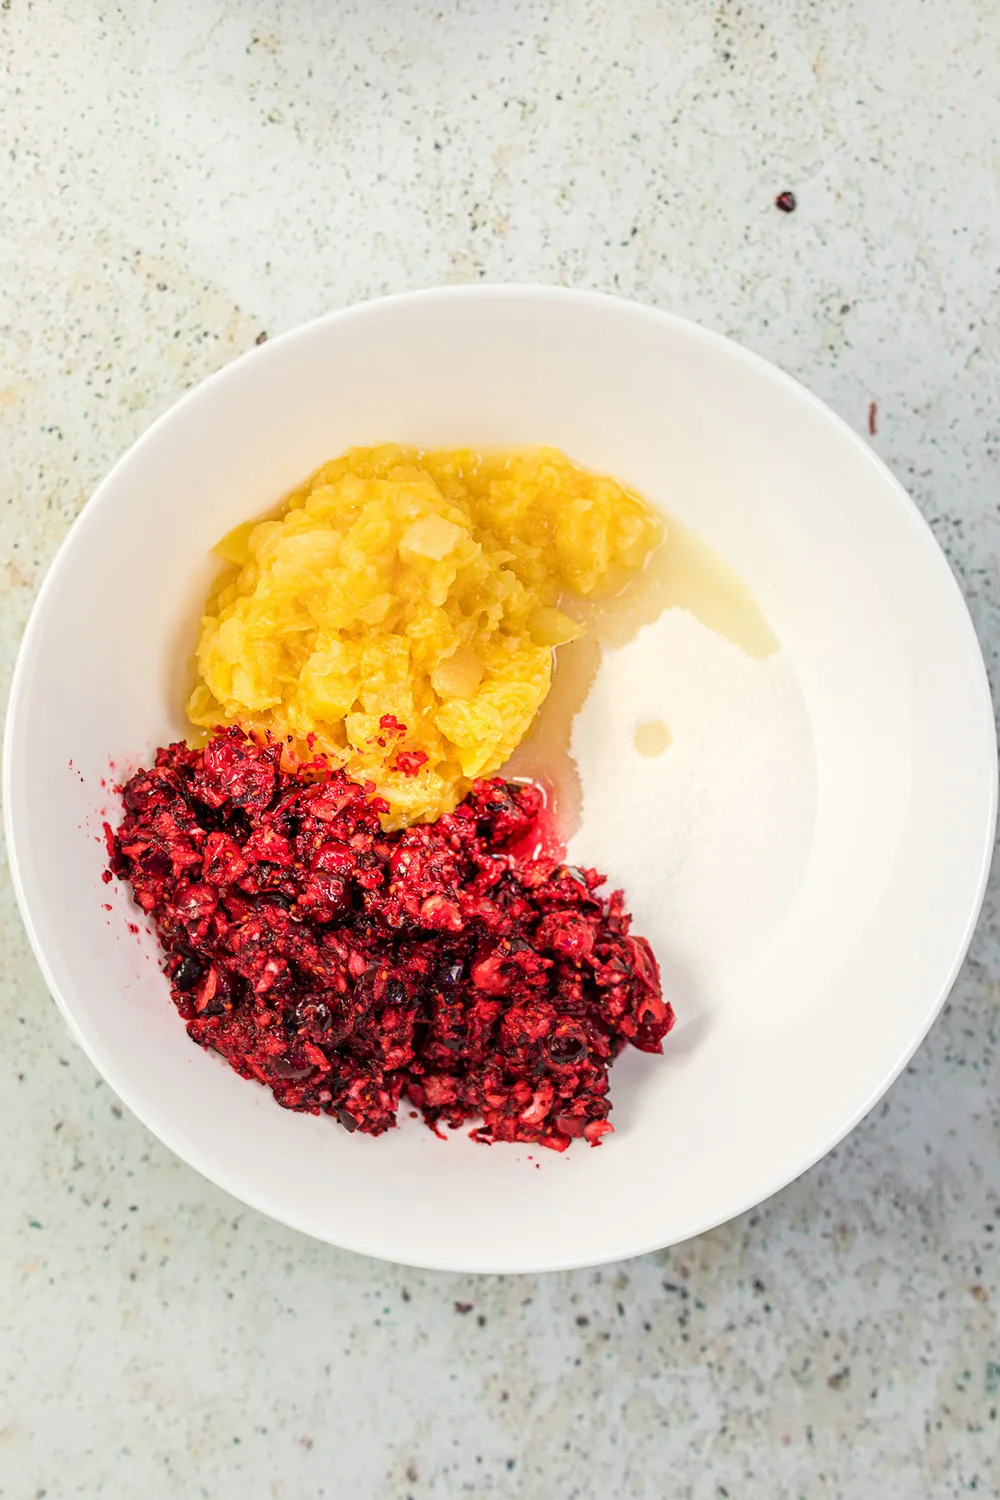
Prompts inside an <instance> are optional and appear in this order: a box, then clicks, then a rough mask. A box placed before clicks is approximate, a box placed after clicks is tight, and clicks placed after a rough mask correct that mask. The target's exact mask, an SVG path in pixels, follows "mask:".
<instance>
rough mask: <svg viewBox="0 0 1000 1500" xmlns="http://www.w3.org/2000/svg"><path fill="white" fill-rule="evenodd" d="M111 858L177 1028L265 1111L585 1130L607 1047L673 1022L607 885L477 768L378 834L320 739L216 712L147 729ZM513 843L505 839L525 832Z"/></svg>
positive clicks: (602, 1091)
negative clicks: (466, 782)
mask: <svg viewBox="0 0 1000 1500" xmlns="http://www.w3.org/2000/svg"><path fill="white" fill-rule="evenodd" d="M122 797H123V801H124V805H125V811H124V816H123V818H122V821H121V824H120V826H119V828H118V830H117V833H115V834H114V835H113V836H111V838H110V847H111V868H112V870H113V871H114V873H115V874H116V875H118V876H119V877H120V878H121V879H123V880H125V881H127V882H128V884H129V885H130V887H131V890H132V894H133V897H134V899H135V901H136V902H137V903H138V905H139V906H140V907H141V908H142V909H143V911H145V912H147V913H148V914H149V916H150V917H151V918H152V920H153V922H154V923H155V926H156V930H157V933H158V935H159V939H160V943H161V945H162V947H163V950H164V953H165V955H166V956H165V963H164V967H165V971H166V974H167V977H168V979H169V981H170V985H171V991H172V995H173V1000H174V1003H175V1005H176V1006H177V1009H178V1010H179V1011H180V1014H181V1016H182V1017H183V1018H184V1020H185V1022H186V1024H187V1030H188V1033H189V1035H190V1036H191V1037H192V1038H193V1040H194V1041H196V1042H198V1043H199V1044H200V1045H201V1046H203V1047H206V1048H211V1049H213V1050H214V1051H216V1052H218V1053H219V1054H220V1055H221V1056H222V1057H223V1058H225V1059H226V1061H227V1062H228V1063H229V1064H230V1065H231V1066H232V1067H233V1068H235V1069H236V1071H237V1072H238V1073H240V1074H242V1076H243V1077H244V1078H254V1079H258V1080H259V1081H260V1082H261V1083H264V1084H266V1085H267V1087H268V1088H270V1090H271V1091H272V1093H273V1094H274V1097H275V1098H276V1099H277V1101H278V1103H279V1104H282V1105H284V1107H285V1108H286V1109H293V1110H302V1111H307V1112H309V1113H311V1114H318V1113H321V1112H325V1113H327V1114H330V1115H334V1116H335V1117H336V1118H337V1119H338V1120H339V1121H340V1123H341V1124H342V1125H343V1126H344V1127H345V1128H346V1129H348V1130H351V1131H353V1130H361V1131H363V1132H366V1133H367V1134H370V1135H379V1134H381V1133H382V1132H383V1131H385V1130H387V1129H389V1128H390V1127H391V1126H393V1125H395V1123H396V1112H397V1109H398V1108H399V1105H400V1103H401V1101H403V1100H407V1101H409V1102H410V1103H411V1104H413V1105H415V1106H416V1107H417V1108H418V1109H419V1110H420V1111H421V1112H422V1114H423V1116H424V1119H425V1120H426V1121H427V1123H428V1124H429V1125H430V1126H431V1127H432V1128H435V1129H436V1128H437V1127H438V1123H439V1122H443V1123H445V1124H447V1125H449V1126H452V1127H458V1126H461V1125H463V1124H465V1123H473V1124H474V1129H473V1130H472V1131H471V1134H472V1135H473V1137H474V1138H475V1139H476V1140H479V1141H483V1142H493V1141H525V1142H531V1143H533V1144H537V1145H544V1146H548V1147H551V1148H552V1149H553V1150H556V1151H563V1150H565V1149H566V1147H567V1146H568V1145H569V1144H570V1142H571V1140H573V1139H574V1137H583V1138H584V1139H585V1140H587V1141H589V1142H590V1144H591V1145H597V1144H598V1142H599V1141H600V1139H601V1137H602V1136H603V1135H605V1134H607V1133H608V1132H609V1131H610V1130H611V1129H612V1126H611V1124H610V1122H609V1120H608V1114H609V1111H610V1109H611V1102H610V1099H609V1097H608V1069H609V1067H610V1064H611V1063H612V1062H613V1060H614V1059H615V1057H616V1056H617V1055H618V1053H619V1052H620V1051H621V1050H622V1048H623V1047H624V1046H625V1044H626V1043H631V1044H632V1045H633V1046H635V1047H638V1048H640V1049H641V1050H642V1051H644V1052H660V1051H662V1043H663V1038H664V1036H665V1035H666V1034H667V1032H668V1031H669V1030H670V1027H671V1026H672V1024H673V1019H674V1018H673V1011H672V1009H671V1007H670V1005H669V1004H668V1003H667V1002H666V1001H664V999H663V996H662V993H661V989H660V976H659V970H658V967H657V963H656V960H655V958H654V956H653V953H652V951H651V949H650V947H649V944H648V943H647V942H646V941H645V939H644V938H641V937H637V936H635V935H634V934H633V933H631V932H630V930H629V927H630V919H629V916H628V913H627V912H626V911H625V909H624V903H623V897H622V893H621V892H620V891H614V892H613V893H612V894H611V895H610V896H605V895H603V894H601V890H600V888H601V886H602V885H603V884H604V878H603V877H602V876H601V875H599V874H598V873H597V872H596V871H595V870H583V869H577V868H574V867H573V866H570V865H567V864H565V863H562V862H560V861H558V860H556V859H554V858H552V857H551V856H550V855H549V854H547V853H543V854H541V855H540V856H538V857H535V851H537V850H538V849H545V848H547V847H549V844H550V840H549V837H548V830H547V829H546V828H545V825H544V818H545V807H544V798H543V795H542V793H541V792H540V791H539V790H538V788H537V787H535V786H533V785H532V784H530V783H508V782H504V781H502V780H500V779H495V780H491V781H480V782H477V783H476V784H475V786H474V788H473V791H472V792H471V793H470V795H469V796H468V797H467V798H466V799H465V801H464V802H462V803H461V804H460V805H459V806H458V807H457V808H456V809H455V811H454V812H453V813H450V814H448V815H447V816H445V817H442V818H440V819H438V821H436V822H434V823H426V824H417V825H415V826H412V827H410V828H408V829H405V830H403V831H400V832H395V833H385V832H383V830H382V826H381V822H380V817H379V814H380V813H381V812H383V811H384V810H385V804H384V803H382V802H380V800H379V799H378V798H375V797H371V796H369V795H368V794H367V793H366V790H365V789H364V788H363V787H361V786H358V785H356V784H355V783H354V782H352V781H349V780H348V779H347V778H346V777H345V775H344V774H343V772H341V771H339V770H331V769H330V767H329V766H328V765H327V764H326V763H325V762H324V761H322V760H321V759H317V760H314V761H311V762H309V763H307V764H302V765H296V766H295V767H294V768H293V769H289V768H288V766H287V757H283V751H282V747H281V746H280V745H278V744H273V743H268V742H264V743H262V742H259V741H257V740H255V739H253V738H249V737H247V736H246V735H245V734H244V733H243V732H242V731H241V730H239V729H235V728H234V729H230V730H228V731H226V732H223V733H219V734H217V735H216V736H215V737H214V738H213V739H212V740H210V741H209V743H208V744H207V746H206V747H205V748H204V749H191V748H189V747H188V746H187V745H184V744H174V745H168V746H167V747H166V748H164V749H161V750H158V751H157V753H156V758H155V762H154V764H153V766H152V767H150V768H149V769H148V770H140V771H138V772H137V773H136V774H135V775H134V776H133V777H132V778H131V779H130V780H129V781H128V782H127V783H126V784H125V785H124V787H123V788H122ZM524 851H528V852H527V853H525V852H524Z"/></svg>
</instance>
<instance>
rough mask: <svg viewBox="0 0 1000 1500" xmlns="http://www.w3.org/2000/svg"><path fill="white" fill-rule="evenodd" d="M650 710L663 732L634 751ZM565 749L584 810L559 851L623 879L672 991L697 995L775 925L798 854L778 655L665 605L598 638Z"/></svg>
mask: <svg viewBox="0 0 1000 1500" xmlns="http://www.w3.org/2000/svg"><path fill="white" fill-rule="evenodd" d="M657 719H658V720H662V722H663V723H664V724H665V725H666V726H667V728H668V729H669V731H670V737H671V739H672V743H671V744H670V746H669V748H667V749H666V750H665V751H664V753H663V754H662V755H659V756H656V757H655V758H652V759H647V758H644V757H643V756H642V755H640V753H639V751H637V749H636V747H635V742H634V736H635V731H636V728H637V727H638V726H639V725H640V724H643V723H646V722H648V721H650V720H657ZM571 749H572V754H573V758H574V759H575V761H576V763H577V766H578V767H579V771H580V777H581V782H582V786H583V821H582V827H581V831H580V832H579V833H578V834H577V835H576V836H575V837H574V838H573V840H572V841H571V843H570V847H569V856H570V858H572V859H573V860H575V861H576V862H578V863H582V864H587V865H596V866H597V867H598V868H599V869H601V870H604V871H606V873H607V875H608V877H609V880H610V881H611V882H612V883H614V884H616V885H622V886H624V888H625V891H626V894H627V898H628V905H629V908H630V910H631V911H632V913H633V915H634V918H635V925H636V930H637V931H639V932H642V933H644V934H646V935H647V936H648V937H649V939H650V941H651V942H652V943H653V946H654V948H655V950H656V952H657V954H658V956H659V958H660V960H661V964H662V966H663V968H664V979H665V981H666V982H667V983H668V984H670V983H672V984H673V986H674V989H675V994H676V996H677V999H678V1000H680V1001H681V1003H682V1004H683V999H684V993H683V992H684V991H685V990H686V991H688V992H689V993H690V994H692V996H693V995H694V994H700V995H702V996H706V997H707V996H708V995H710V993H711V991H712V990H713V989H714V988H716V987H717V986H718V985H720V984H726V983H727V982H729V981H731V980H732V979H733V978H734V977H737V976H738V973H739V969H740V967H741V966H743V965H746V964H748V963H749V962H751V961H752V959H753V957H754V956H755V954H757V953H759V952H760V951H761V950H762V948H763V946H764V945H765V944H766V943H767V941H768V940H769V938H770V937H772V936H773V934H774V933H775V932H776V930H777V928H778V926H779V925H780V923H781V920H782V917H783V915H784V914H785V912H786V911H787V910H788V907H789V904H790V902H791V900H792V897H793V896H794V894H795V892H796V889H797V888H798V885H799V883H800V881H801V878H802V874H803V871H804V868H805V864H806V860H807V858H808V854H809V847H810V842H811V838H812V831H813V824H814V820H815V809H816V768H815V756H814V753H813V744H812V736H811V731H810V725H809V717H808V713H807V710H806V706H805V703H804V700H803V697H802V692H801V689H800V687H799V684H798V681H797V679H796V677H795V674H794V672H793V670H792V667H791V665H790V663H789V662H788V660H787V658H786V657H785V656H784V654H783V653H780V652H779V653H778V654H777V655H774V656H770V657H767V658H764V659H762V660H758V659H755V658H753V657H750V656H747V655H746V654H745V653H744V652H742V651H740V650H739V649H738V648H737V647H736V646H733V645H731V644H730V643H729V642H728V641H726V640H724V639H723V638H722V637H721V636H720V635H717V634H715V633H714V632H713V631H711V630H708V629H706V628H705V626H703V625H701V624H700V623H699V622H698V621H697V620H696V619H695V618H694V617H693V616H692V615H690V614H688V613H687V612H686V611H684V610H680V609H670V610H667V611H666V612H665V613H664V614H663V615H662V616H661V617H660V619H659V620H657V621H656V622H655V623H653V624H651V625H647V626H645V627H644V628H643V629H642V630H640V631H639V633H638V634H637V635H636V637H635V639H634V640H633V641H631V642H630V643H629V644H628V645H626V646H623V647H622V648H621V649H620V650H618V651H608V652H606V654H605V656H604V658H603V660H602V663H601V666H600V670H599V672H598V675H597V678H596V680H595V682H594V684H593V687H592V688H591V690H590V693H589V694H588V696H587V700H586V702H585V704H584V705H583V707H582V709H581V710H580V712H579V714H578V715H577V718H576V720H575V723H574V725H573V736H572V744H571ZM678 991H680V993H677V992H678Z"/></svg>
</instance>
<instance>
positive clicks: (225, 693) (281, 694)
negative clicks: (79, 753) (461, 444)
mask: <svg viewBox="0 0 1000 1500" xmlns="http://www.w3.org/2000/svg"><path fill="white" fill-rule="evenodd" d="M661 535H662V532H661V528H660V526H659V523H658V522H657V521H656V519H655V518H654V516H653V515H652V513H651V512H650V510H649V508H648V507H647V505H646V504H645V502H644V501H643V500H641V499H640V498H639V497H638V496H637V495H635V494H632V493H631V492H629V491H628V490H626V489H624V488H623V487H622V486H621V485H620V484H618V483H616V481H615V480H613V479H608V478H604V477H602V476H599V475H594V474H589V473H587V472H585V471H584V470H582V469H579V468H577V467H576V465H575V464H573V463H571V462H570V460H569V459H568V458H566V457H565V455H564V454H562V453H560V452H559V451H558V450H557V449H555V448H533V449H524V450H518V451H516V452H507V453H488V454H479V453H475V452H472V451H470V450H467V449H457V450H454V451H452V450H449V451H438V452H422V451H420V450H417V449H413V448H400V447H396V446H390V445H385V446H383V447H379V448H353V449H351V450H349V451H348V452H347V453H345V454H344V455H343V457H341V458H338V459H335V460H333V462H331V463H328V464H324V465H323V467H322V468H321V469H319V470H318V472H317V473H316V474H314V475H313V477H312V478H311V479H310V480H309V481H308V482H307V483H306V484H305V485H304V486H303V487H302V488H301V489H299V490H297V491H295V493H294V494H292V495H291V496H290V497H289V498H288V500H287V501H285V502H284V504H283V505H282V506H281V507H280V509H279V511H278V512H276V513H275V516H274V518H272V519H269V520H263V521H258V522H256V523H253V522H247V523H245V524H244V525H242V526H238V527H237V528H236V529H235V530H234V531H232V532H230V533H229V535H228V536H226V537H224V538H223V540H222V541H221V542H220V543H219V546H218V548H217V549H216V550H217V552H218V554H219V555H220V556H221V557H222V558H223V560H224V561H225V562H226V563H228V564H229V566H228V568H227V570H226V572H224V573H223V574H222V576H221V578H219V579H218V580H217V582H216V585H215V588H214V590H213V592H212V594H211V596H210V597H209V600H208V603H207V605H206V608H205V612H204V616H203V619H202V624H201V635H200V639H199V642H198V649H197V660H196V672H197V676H196V685H195V688H194V691H193V692H192V694H191V697H190V699H189V702H188V716H189V718H190V719H191V721H192V723H194V724H196V725H198V726H201V727H203V728H211V727H213V726H215V725H219V724H231V723H240V724H242V725H243V726H244V727H245V728H248V729H256V730H258V731H260V730H267V731H270V733H272V734H273V735H275V736H276V737H280V738H281V739H287V738H288V737H290V738H291V740H292V741H293V742H294V743H295V744H296V745H301V744H303V743H309V744H311V745H312V746H313V747H314V748H315V750H316V751H319V752H322V753H323V754H325V755H327V756H329V757H330V758H331V760H333V761H334V762H335V763H337V764H339V765H342V766H343V767H344V769H345V770H346V771H347V773H348V774H349V775H350V776H352V777H353V778H354V779H355V780H357V781H360V782H365V781H370V782H374V784H375V786H376V788H377V790H378V792H379V795H381V796H382V797H384V798H385V799H386V801H387V802H388V804H389V809H390V811H389V813H388V814H387V815H386V817H385V819H384V821H385V823H386V826H387V827H389V828H398V827H402V826H405V825H407V824H410V823H414V822H418V821H427V820H433V819H435V818H437V817H440V816H441V814H442V813H445V812H449V811H451V809H452V808H454V807H455V806H456V805H457V803H458V802H459V801H460V800H461V799H462V797H463V796H464V795H465V793H466V792H467V791H468V789H469V786H470V783H471V781H472V780H473V779H474V778H475V777H478V776H489V775H492V774H493V772H495V771H496V770H498V769H499V767H500V766H501V765H502V764H503V763H504V761H505V760H506V759H507V758H508V757H509V756H510V754H511V753H512V751H513V750H514V749H515V747H516V746H517V745H518V744H519V743H520V741H521V739H522V738H523V737H524V735H525V733H526V732H527V730H528V728H529V726H530V724H531V721H532V719H533V717H534V715H535V713H536V711H537V710H538V707H539V705H540V704H541V702H542V701H543V699H544V698H545V695H546V693H547V692H548V690H549V683H550V679H551V674H552V651H553V648H554V647H556V646H559V645H562V644H563V643H564V642H566V641H570V640H573V639H575V638H576V637H577V636H578V635H580V634H581V633H582V632H581V627H580V626H579V625H578V624H577V623H576V622H575V621H574V620H573V619H572V618H571V617H570V616H569V615H568V614H565V613H563V610H562V608H561V605H562V604H565V603H568V604H569V606H570V608H571V607H572V599H573V597H574V596H578V597H586V598H596V597H601V596H604V595H608V594H612V593H616V592H617V591H618V590H619V589H620V588H621V587H622V586H623V585H624V584H625V583H626V582H627V581H628V579H629V577H630V576H632V575H633V574H634V573H635V572H636V571H637V570H638V569H639V568H641V566H642V565H643V563H644V562H645V559H646V557H647V556H648V554H649V552H650V551H651V549H652V548H653V547H654V546H655V545H656V544H657V543H658V542H659V540H660V539H661ZM400 726H405V733H404V732H402V731H401V729H400ZM311 736H314V738H310V737H311ZM401 752H402V754H401Z"/></svg>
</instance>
